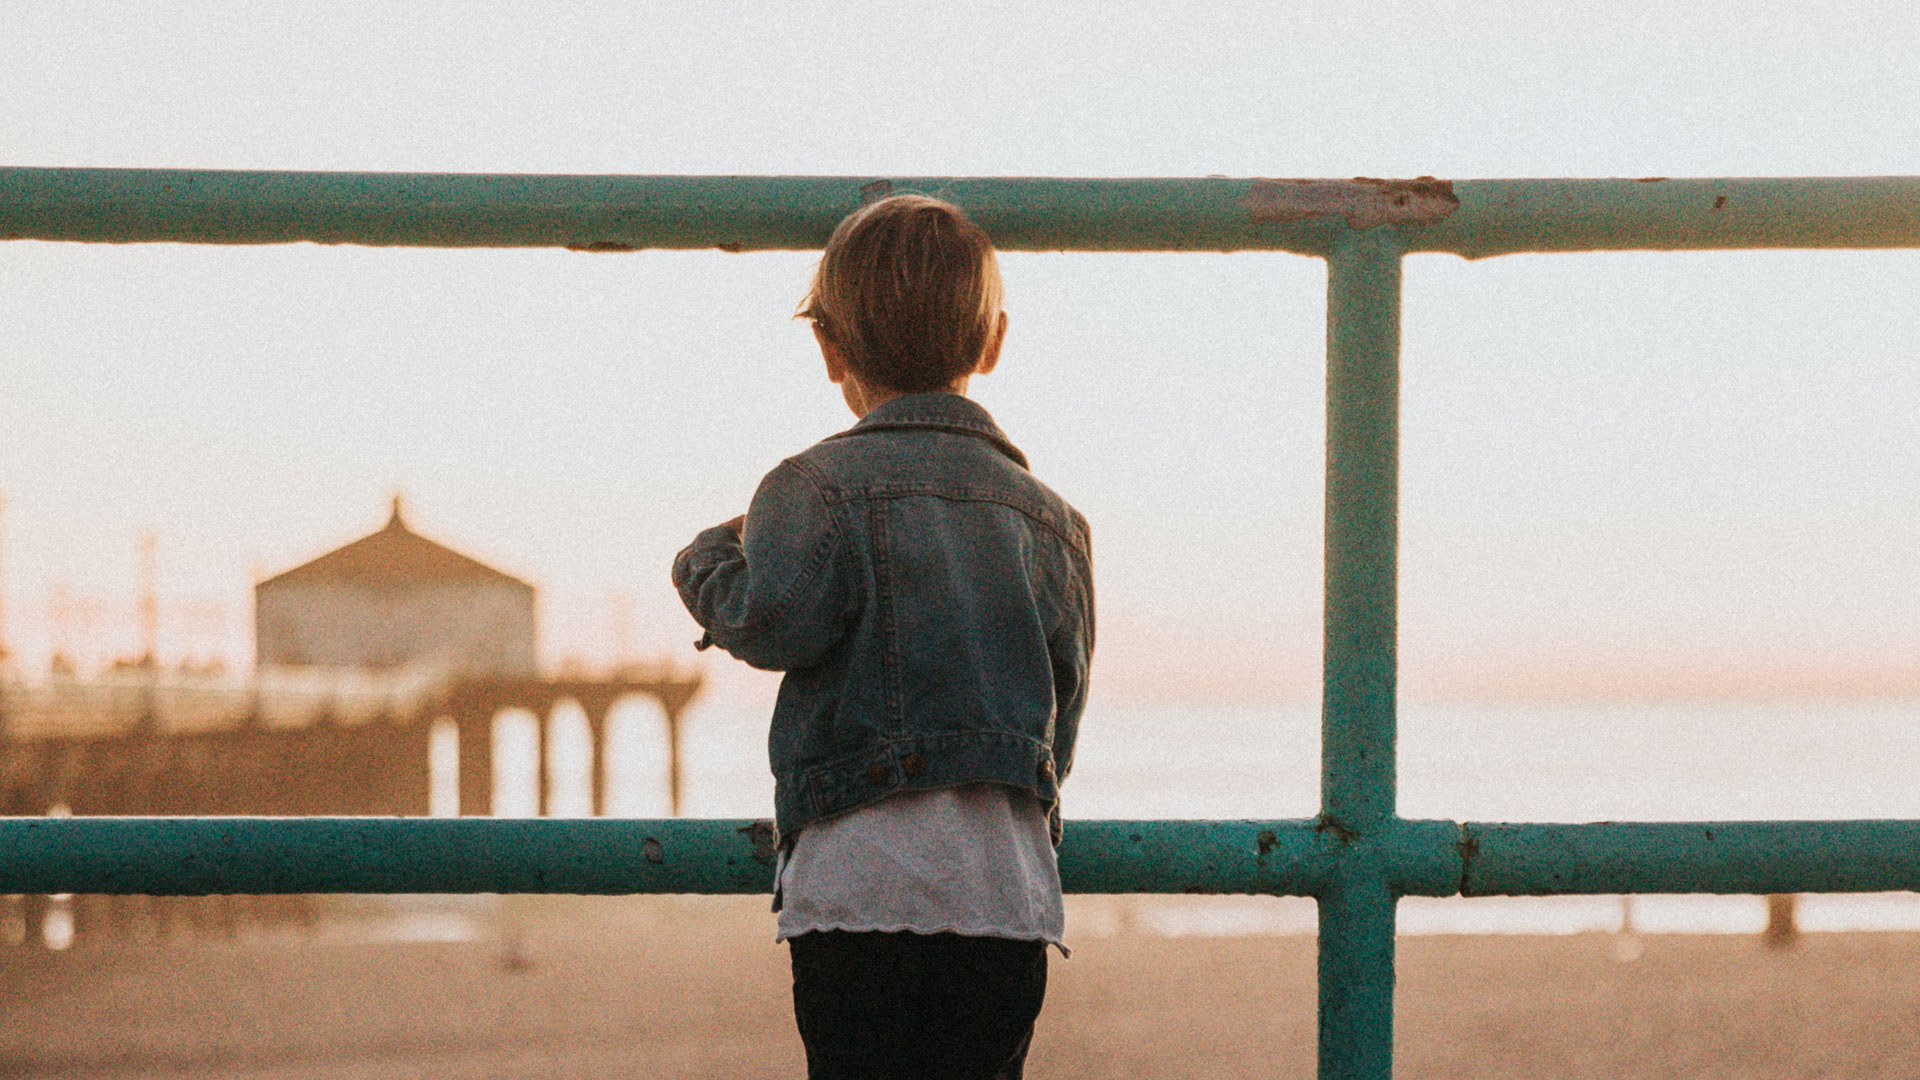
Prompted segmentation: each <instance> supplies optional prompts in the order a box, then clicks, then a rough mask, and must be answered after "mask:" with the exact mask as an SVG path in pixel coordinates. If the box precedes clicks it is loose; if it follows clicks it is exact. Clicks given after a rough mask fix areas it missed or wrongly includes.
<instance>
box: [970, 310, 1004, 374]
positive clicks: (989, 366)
mask: <svg viewBox="0 0 1920 1080" xmlns="http://www.w3.org/2000/svg"><path fill="white" fill-rule="evenodd" d="M1006 340H1007V313H1006V312H1005V311H1002V312H1001V313H1000V317H999V318H998V319H995V320H994V323H993V336H992V337H990V338H988V339H987V347H986V348H984V349H982V350H980V362H979V363H978V364H975V365H974V366H973V373H974V374H975V375H985V374H987V373H988V372H990V371H992V370H993V369H994V368H995V367H996V366H998V365H999V363H1000V346H1001V345H1003V344H1005V342H1006Z"/></svg>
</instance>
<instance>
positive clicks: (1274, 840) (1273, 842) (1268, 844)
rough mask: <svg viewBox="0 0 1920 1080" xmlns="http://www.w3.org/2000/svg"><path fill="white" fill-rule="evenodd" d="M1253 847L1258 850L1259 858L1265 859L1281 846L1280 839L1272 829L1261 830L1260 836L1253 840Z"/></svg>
mask: <svg viewBox="0 0 1920 1080" xmlns="http://www.w3.org/2000/svg"><path fill="white" fill-rule="evenodd" d="M1253 846H1254V847H1255V848H1256V849H1258V851H1259V853H1260V855H1259V857H1260V858H1262V859H1264V858H1266V857H1267V856H1269V855H1271V854H1273V849H1274V848H1277V847H1279V846H1280V838H1279V837H1278V836H1275V835H1274V834H1273V830H1272V829H1261V830H1260V835H1258V836H1256V837H1254V838H1253Z"/></svg>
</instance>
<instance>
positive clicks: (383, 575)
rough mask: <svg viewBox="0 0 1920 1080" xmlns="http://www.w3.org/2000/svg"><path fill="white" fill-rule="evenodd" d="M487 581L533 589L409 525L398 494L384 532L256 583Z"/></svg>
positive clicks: (391, 585)
mask: <svg viewBox="0 0 1920 1080" xmlns="http://www.w3.org/2000/svg"><path fill="white" fill-rule="evenodd" d="M488 581H491V582H506V583H509V584H513V585H518V586H520V587H521V588H525V589H532V588H533V586H531V585H529V584H527V583H526V582H524V581H521V580H520V579H519V578H517V577H514V576H513V575H511V574H504V573H501V572H500V571H498V570H495V569H494V568H493V567H491V566H488V565H487V564H485V563H483V562H480V561H479V560H477V559H472V558H469V557H467V556H465V555H462V554H460V553H459V552H457V551H455V550H453V549H452V548H450V547H447V546H445V545H444V544H437V543H435V542H433V541H432V540H429V539H427V538H426V537H424V536H421V535H420V534H419V533H417V532H414V531H413V530H412V529H410V528H408V527H407V522H406V519H405V518H403V517H402V516H401V514H400V497H399V496H397V495H396V496H394V499H393V516H391V517H389V518H388V519H387V524H386V527H385V528H383V529H381V530H380V531H379V532H376V533H374V534H373V535H371V536H364V537H361V538H360V539H358V540H355V541H354V542H353V543H351V544H348V545H347V546H346V547H343V548H338V549H335V550H333V551H330V552H328V553H326V554H325V555H322V556H320V557H319V558H317V559H314V560H313V561H312V562H306V563H301V564H300V565H299V566H296V567H294V568H293V569H291V570H288V571H286V572H284V573H280V574H275V575H274V576H273V577H270V578H268V579H266V580H265V581H262V582H260V583H259V584H258V585H256V586H254V587H255V588H265V587H267V586H270V585H317V584H323V583H324V584H350V585H357V586H359V587H361V588H372V589H402V588H409V587H414V586H421V585H444V584H447V583H449V582H488Z"/></svg>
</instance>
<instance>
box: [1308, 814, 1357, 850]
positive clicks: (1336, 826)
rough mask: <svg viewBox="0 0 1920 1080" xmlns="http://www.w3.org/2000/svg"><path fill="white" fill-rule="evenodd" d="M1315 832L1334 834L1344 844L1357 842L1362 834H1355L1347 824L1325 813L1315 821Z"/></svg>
mask: <svg viewBox="0 0 1920 1080" xmlns="http://www.w3.org/2000/svg"><path fill="white" fill-rule="evenodd" d="M1313 831H1314V832H1317V833H1321V834H1325V833H1332V834H1333V836H1334V839H1336V840H1339V841H1340V842H1341V843H1343V844H1351V843H1353V842H1354V841H1355V840H1358V839H1360V834H1359V833H1357V832H1354V831H1353V829H1351V828H1349V827H1348V826H1347V824H1346V823H1345V822H1343V821H1341V820H1339V819H1338V818H1335V817H1330V816H1328V815H1327V814H1325V813H1322V814H1321V815H1320V816H1319V817H1317V818H1315V819H1314V822H1313Z"/></svg>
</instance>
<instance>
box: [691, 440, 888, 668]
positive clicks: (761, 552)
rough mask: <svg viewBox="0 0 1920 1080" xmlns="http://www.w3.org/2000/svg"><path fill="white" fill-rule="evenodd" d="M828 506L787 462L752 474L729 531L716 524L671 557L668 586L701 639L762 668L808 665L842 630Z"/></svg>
mask: <svg viewBox="0 0 1920 1080" xmlns="http://www.w3.org/2000/svg"><path fill="white" fill-rule="evenodd" d="M844 543H845V541H844V538H843V536H842V533H841V530H840V528H839V525H838V522H837V521H836V520H835V517H834V514H833V508H832V507H831V506H829V505H828V503H827V500H826V497H825V496H824V495H822V494H821V492H820V489H819V487H818V486H817V485H815V484H814V482H813V480H812V479H811V478H810V477H809V476H808V475H807V474H806V472H805V471H803V470H802V469H801V468H800V467H799V466H797V465H795V464H793V463H792V462H790V461H786V462H781V463H780V465H779V467H778V468H776V469H774V470H773V471H772V472H770V473H768V474H767V476H766V479H764V480H762V481H760V488H759V490H758V491H756V492H754V496H753V503H752V504H751V505H750V506H749V507H748V509H747V521H746V526H745V528H744V529H743V532H742V534H739V535H736V534H735V533H734V531H733V530H732V529H729V528H727V527H725V526H715V527H713V528H711V529H707V530H705V531H703V532H701V533H700V534H699V535H698V536H696V537H694V540H693V543H691V544H689V545H687V547H686V548H685V550H683V551H681V552H680V554H679V555H678V556H676V557H675V558H674V560H673V584H674V588H676V589H678V590H679V592H680V599H681V602H682V603H684V604H686V605H687V611H688V612H690V613H691V614H692V615H693V618H694V621H696V622H698V623H699V624H700V625H701V626H702V627H703V628H705V629H706V632H707V633H706V636H705V637H704V638H702V639H701V642H700V646H701V647H702V648H705V647H706V646H707V645H709V644H712V645H718V646H720V647H721V648H722V649H725V650H726V651H727V652H729V653H731V654H732V655H733V656H735V657H737V658H738V659H740V660H744V661H746V662H747V663H748V664H750V665H752V666H753V667H757V668H761V669H763V670H766V671H789V670H792V669H795V668H804V667H809V666H811V665H813V664H815V663H817V662H819V660H820V659H821V658H823V657H824V656H825V655H826V654H827V653H828V652H829V651H830V650H831V649H832V648H833V647H834V646H835V645H837V644H839V643H840V640H841V639H842V638H843V637H844V636H845V635H846V633H847V628H848V627H849V626H850V625H851V623H852V621H853V618H854V616H855V615H856V614H857V612H858V607H857V603H856V601H857V597H856V595H855V591H854V589H853V588H852V587H851V581H850V575H849V574H848V573H847V572H846V570H845V563H846V559H845V552H844V551H843V550H842V548H843V545H844Z"/></svg>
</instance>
